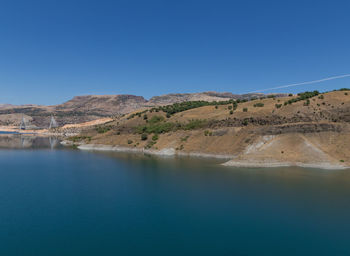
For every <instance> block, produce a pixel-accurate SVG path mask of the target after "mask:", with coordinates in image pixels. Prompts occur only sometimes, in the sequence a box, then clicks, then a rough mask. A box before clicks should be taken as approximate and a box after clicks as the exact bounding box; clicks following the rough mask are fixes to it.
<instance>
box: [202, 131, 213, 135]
mask: <svg viewBox="0 0 350 256" xmlns="http://www.w3.org/2000/svg"><path fill="white" fill-rule="evenodd" d="M212 135H213V133H212V132H211V131H208V130H205V131H204V136H212Z"/></svg>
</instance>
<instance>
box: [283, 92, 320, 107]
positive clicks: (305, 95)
mask: <svg viewBox="0 0 350 256" xmlns="http://www.w3.org/2000/svg"><path fill="white" fill-rule="evenodd" d="M319 94H320V93H319V91H313V92H303V93H298V97H296V98H294V99H290V100H288V101H285V102H284V105H288V104H293V103H294V102H298V101H301V100H307V99H310V98H312V97H315V96H317V95H319ZM309 104H310V103H309Z"/></svg>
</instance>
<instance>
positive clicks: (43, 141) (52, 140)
mask: <svg viewBox="0 0 350 256" xmlns="http://www.w3.org/2000/svg"><path fill="white" fill-rule="evenodd" d="M60 146H61V145H60V140H59V138H57V137H52V136H51V137H37V136H34V135H23V134H0V148H2V149H25V148H28V149H29V148H38V149H39V148H50V149H54V148H58V147H60Z"/></svg>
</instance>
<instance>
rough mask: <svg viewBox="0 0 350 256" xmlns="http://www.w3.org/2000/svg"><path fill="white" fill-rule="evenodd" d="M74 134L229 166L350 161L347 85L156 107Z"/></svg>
mask: <svg viewBox="0 0 350 256" xmlns="http://www.w3.org/2000/svg"><path fill="white" fill-rule="evenodd" d="M170 97H171V98H172V99H176V98H177V97H178V96H177V95H175V96H174V95H171V96H170ZM180 97H181V96H180ZM185 97H187V96H185ZM163 102H164V101H163ZM158 103H159V101H158ZM70 140H71V141H72V142H73V143H77V144H78V145H79V144H80V145H81V147H80V148H81V149H96V150H98V149H103V150H119V151H123V150H125V151H136V152H144V153H150V154H167V155H197V156H198V155H204V156H208V155H211V156H216V157H218V156H219V157H224V158H228V159H231V160H230V161H228V162H227V163H226V165H231V166H290V165H297V166H305V167H317V168H344V167H350V143H349V141H350V90H346V91H345V90H339V91H332V92H327V93H322V94H319V93H318V92H317V91H316V92H308V93H302V94H300V95H291V96H286V97H280V98H269V97H268V98H265V99H256V100H251V101H247V102H245V101H240V102H239V103H232V102H225V103H221V104H220V103H216V104H207V103H205V104H199V103H193V104H182V105H181V104H176V105H172V106H167V107H158V108H156V109H154V108H153V109H149V110H146V111H142V112H136V113H135V112H134V113H132V114H129V115H126V116H123V117H119V118H117V119H116V120H115V121H113V122H109V123H108V124H104V125H99V126H97V127H90V129H88V130H85V131H82V132H81V133H80V134H79V136H77V137H73V138H71V139H70Z"/></svg>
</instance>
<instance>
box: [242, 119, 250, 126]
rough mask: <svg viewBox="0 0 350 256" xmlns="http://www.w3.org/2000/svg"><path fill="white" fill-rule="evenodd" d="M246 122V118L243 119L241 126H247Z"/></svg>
mask: <svg viewBox="0 0 350 256" xmlns="http://www.w3.org/2000/svg"><path fill="white" fill-rule="evenodd" d="M248 120H249V119H248V118H245V119H244V120H243V121H242V124H243V125H245V126H246V125H248Z"/></svg>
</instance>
